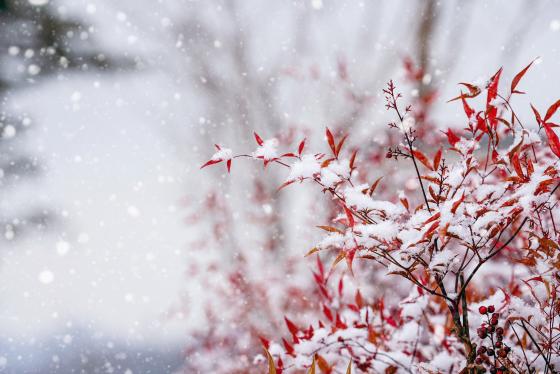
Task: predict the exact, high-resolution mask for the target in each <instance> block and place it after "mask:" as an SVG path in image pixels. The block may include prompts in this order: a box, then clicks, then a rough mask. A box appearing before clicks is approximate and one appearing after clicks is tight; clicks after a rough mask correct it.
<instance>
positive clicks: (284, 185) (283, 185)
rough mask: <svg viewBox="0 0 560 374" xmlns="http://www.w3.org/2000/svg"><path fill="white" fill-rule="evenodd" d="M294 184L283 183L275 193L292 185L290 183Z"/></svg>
mask: <svg viewBox="0 0 560 374" xmlns="http://www.w3.org/2000/svg"><path fill="white" fill-rule="evenodd" d="M294 182H295V180H293V181H287V182H284V183H282V185H281V186H280V187H278V189H277V190H276V191H280V190H281V189H283V188H284V187H286V186H289V185H290V184H292V183H294Z"/></svg>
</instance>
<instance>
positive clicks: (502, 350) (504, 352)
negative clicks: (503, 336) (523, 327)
mask: <svg viewBox="0 0 560 374" xmlns="http://www.w3.org/2000/svg"><path fill="white" fill-rule="evenodd" d="M498 356H500V357H501V358H504V357H506V356H507V352H506V351H505V349H500V350H499V351H498Z"/></svg>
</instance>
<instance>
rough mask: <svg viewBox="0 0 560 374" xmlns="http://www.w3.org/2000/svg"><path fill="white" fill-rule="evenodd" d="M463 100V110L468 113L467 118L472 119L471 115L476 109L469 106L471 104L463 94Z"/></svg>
mask: <svg viewBox="0 0 560 374" xmlns="http://www.w3.org/2000/svg"><path fill="white" fill-rule="evenodd" d="M461 101H462V102H463V110H464V111H465V114H466V115H467V118H468V119H471V117H472V116H473V114H474V109H473V108H471V107H470V106H469V104H468V103H467V100H465V98H464V97H462V96H461Z"/></svg>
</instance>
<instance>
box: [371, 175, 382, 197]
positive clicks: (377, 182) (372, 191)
mask: <svg viewBox="0 0 560 374" xmlns="http://www.w3.org/2000/svg"><path fill="white" fill-rule="evenodd" d="M382 178H383V177H379V178H377V180H376V181H375V182H373V184H372V185H371V187H370V188H369V191H368V195H369V196H372V195H373V193H374V192H375V189H376V188H377V186H378V185H379V182H380V181H381V179H382Z"/></svg>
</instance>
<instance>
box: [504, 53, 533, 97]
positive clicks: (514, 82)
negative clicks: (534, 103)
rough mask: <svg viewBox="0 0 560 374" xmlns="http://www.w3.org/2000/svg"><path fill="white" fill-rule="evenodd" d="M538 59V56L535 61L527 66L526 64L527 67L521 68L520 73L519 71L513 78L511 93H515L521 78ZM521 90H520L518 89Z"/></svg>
mask: <svg viewBox="0 0 560 374" xmlns="http://www.w3.org/2000/svg"><path fill="white" fill-rule="evenodd" d="M537 59H538V57H537V58H536V59H534V60H533V61H531V63H530V64H529V65H527V66H525V68H524V69H523V70H521V71H520V72H519V73H517V74H516V75H515V77H514V78H513V80H512V81H511V93H515V88H516V87H517V85H518V84H519V81H520V80H521V78H523V76H524V75H525V73H526V72H527V70H529V68H530V67H531V65H533V63H534V62H535V61H536V60H537ZM517 92H519V91H517Z"/></svg>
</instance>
